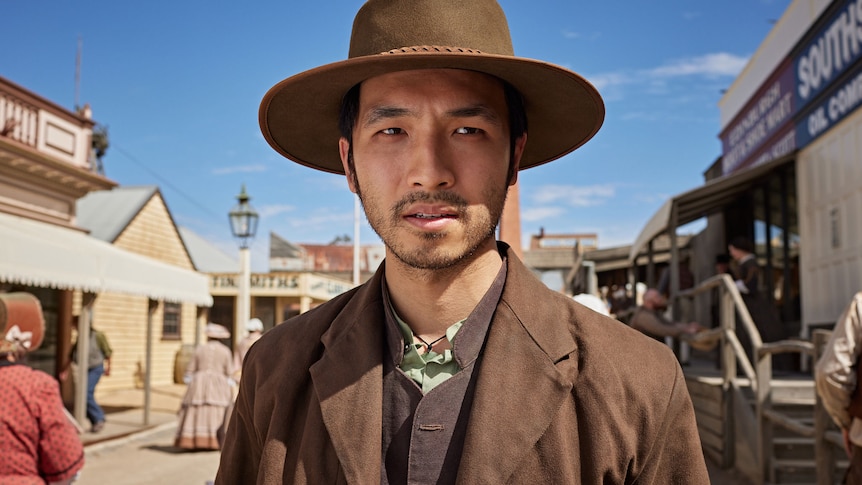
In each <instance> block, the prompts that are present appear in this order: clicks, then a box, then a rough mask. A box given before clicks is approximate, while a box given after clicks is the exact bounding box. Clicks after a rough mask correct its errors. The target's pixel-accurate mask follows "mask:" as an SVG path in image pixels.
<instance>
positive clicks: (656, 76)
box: [587, 52, 748, 101]
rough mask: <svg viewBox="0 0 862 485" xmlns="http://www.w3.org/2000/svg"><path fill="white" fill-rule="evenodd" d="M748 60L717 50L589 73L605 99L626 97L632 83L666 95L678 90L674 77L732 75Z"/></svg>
mask: <svg viewBox="0 0 862 485" xmlns="http://www.w3.org/2000/svg"><path fill="white" fill-rule="evenodd" d="M746 62H748V58H747V57H741V56H737V55H734V54H729V53H727V52H717V53H712V54H705V55H702V56H694V57H686V58H682V59H675V60H671V61H667V62H665V63H663V64H662V65H660V66H658V67H653V68H648V69H638V70H621V71H613V72H605V73H599V74H596V75H588V76H587V79H589V80H590V82H591V83H593V85H594V86H595V87H596V89H598V90H599V92H601V93H602V97H603V98H605V101H619V100H622V99H624V98H625V96H624V94H625V88H626V87H632V86H634V87H637V88H638V89H641V90H643V91H644V92H645V93H646V94H649V95H654V96H666V95H668V94H673V93H676V92H677V91H678V90H677V89H674V88H673V87H672V86H671V85H670V84H669V83H670V82H672V81H674V80H684V79H692V78H694V79H698V80H707V79H716V78H724V77H728V78H733V77H736V76H737V75H738V74H739V73H740V72H741V71H742V69H743V68H744V67H745V63H746Z"/></svg>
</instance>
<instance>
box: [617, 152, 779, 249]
mask: <svg viewBox="0 0 862 485" xmlns="http://www.w3.org/2000/svg"><path fill="white" fill-rule="evenodd" d="M795 159H796V152H795V151H794V152H792V153H790V154H788V155H785V156H783V157H781V158H777V159H775V160H772V161H769V162H766V163H764V164H761V165H757V166H754V167H751V168H747V169H745V170H741V171H739V172H737V173H734V174H732V175H728V176H725V177H721V178H717V179H715V180H710V181H709V182H707V183H705V184H703V185H701V186H700V187H697V188H696V189H692V190H689V191H688V192H683V193H682V194H679V195H677V196H674V197H671V198H670V199H668V200H667V201H666V202H665V203H664V204H662V206H661V207H660V208H659V209H658V211H656V213H655V214H654V215H653V216H652V217H651V218H650V220H649V222H647V223H646V225H645V226H644V228H643V229H642V230H641V232H640V234H638V237H637V239H635V242H634V244H632V248H631V251H630V252H629V263H633V262H634V261H635V258H637V256H638V255H639V254H641V253H642V252H643V250H644V247H646V245H647V244H648V243H649V242H650V241H651V240H653V239H655V238H656V237H657V236H659V235H661V234H663V233H665V232H667V231H668V229H669V227H668V226H670V224H671V220H670V218H671V212H672V211H673V208H674V206H676V211H677V221H676V223H677V227H679V226H682V225H685V224H688V223H689V222H692V221H696V220H698V219H700V218H701V217H706V216H708V215H709V214H712V213H714V212H716V211H718V210H720V209H721V208H722V207H724V206H725V205H727V204H728V203H730V202H731V201H733V200H734V199H735V198H736V197H737V196H739V194H741V193H742V192H745V191H747V190H749V189H750V188H751V186H752V185H753V184H754V183H756V182H757V181H758V180H759V179H760V178H761V177H762V176H764V175H766V174H768V173H769V172H771V171H772V170H774V169H775V168H777V167H780V166H783V165H785V164H787V163H790V162H792V161H793V160H795ZM674 229H676V228H674Z"/></svg>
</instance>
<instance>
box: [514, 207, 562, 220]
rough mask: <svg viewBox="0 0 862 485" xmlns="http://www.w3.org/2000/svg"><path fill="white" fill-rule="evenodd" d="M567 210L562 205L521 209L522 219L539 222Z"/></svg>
mask: <svg viewBox="0 0 862 485" xmlns="http://www.w3.org/2000/svg"><path fill="white" fill-rule="evenodd" d="M564 212H565V209H564V208H562V207H531V208H527V209H521V220H523V221H525V222H537V221H542V220H545V219H550V218H552V217H556V216H558V215H560V214H562V213H564Z"/></svg>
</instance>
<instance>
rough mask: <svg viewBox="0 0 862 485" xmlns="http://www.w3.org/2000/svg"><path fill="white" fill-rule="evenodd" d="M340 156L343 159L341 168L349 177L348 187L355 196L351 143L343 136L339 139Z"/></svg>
mask: <svg viewBox="0 0 862 485" xmlns="http://www.w3.org/2000/svg"><path fill="white" fill-rule="evenodd" d="M338 155H339V156H340V157H341V166H342V167H343V168H344V175H345V176H346V177H347V186H348V187H350V191H351V192H353V193H354V194H355V193H356V185H355V184H354V183H353V181H354V180H355V178H354V175H353V173H352V172H351V171H350V163H349V157H350V142H349V141H347V138H344V137H343V136H342V137H341V138H339V139H338Z"/></svg>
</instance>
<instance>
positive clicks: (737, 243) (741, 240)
mask: <svg viewBox="0 0 862 485" xmlns="http://www.w3.org/2000/svg"><path fill="white" fill-rule="evenodd" d="M730 245H731V246H733V247H735V248H736V249H740V250H742V251H745V252H746V253H753V252H754V244H753V243H752V242H751V239H748V238H747V237H745V236H736V237H735V238H733V239H731V240H730Z"/></svg>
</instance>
